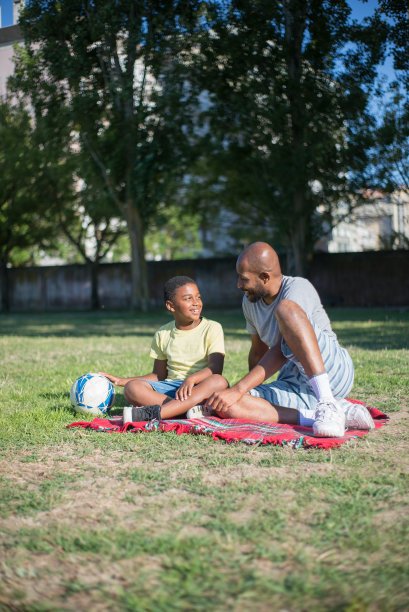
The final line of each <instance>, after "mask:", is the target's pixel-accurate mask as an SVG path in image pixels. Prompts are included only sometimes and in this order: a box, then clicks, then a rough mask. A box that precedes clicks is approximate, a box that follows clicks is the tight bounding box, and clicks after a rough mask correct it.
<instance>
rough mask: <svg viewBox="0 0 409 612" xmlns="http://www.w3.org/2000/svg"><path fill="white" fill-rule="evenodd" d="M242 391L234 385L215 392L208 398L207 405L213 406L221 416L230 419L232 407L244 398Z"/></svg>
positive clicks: (207, 406)
mask: <svg viewBox="0 0 409 612" xmlns="http://www.w3.org/2000/svg"><path fill="white" fill-rule="evenodd" d="M242 395H243V394H242V393H241V392H240V391H238V390H237V389H234V387H231V388H230V389H224V391H218V392H217V393H213V395H211V396H210V397H209V399H208V400H207V402H206V404H205V407H206V408H211V410H212V412H216V413H217V414H218V415H219V416H220V417H221V418H224V419H228V418H229V417H230V408H231V406H233V404H235V403H236V402H238V401H239V400H240V399H241V398H242Z"/></svg>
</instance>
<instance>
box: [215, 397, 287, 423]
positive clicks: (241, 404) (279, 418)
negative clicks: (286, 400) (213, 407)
mask: <svg viewBox="0 0 409 612" xmlns="http://www.w3.org/2000/svg"><path fill="white" fill-rule="evenodd" d="M215 414H216V416H220V418H222V419H252V420H253V421H264V423H288V424H291V425H298V410H295V408H284V407H283V406H273V404H270V402H268V401H267V400H265V399H263V398H262V397H254V396H253V395H249V394H248V393H246V394H245V395H243V396H242V397H241V398H240V400H239V401H238V402H237V403H236V404H233V405H232V406H230V408H228V409H227V410H223V411H222V412H220V413H217V412H215Z"/></svg>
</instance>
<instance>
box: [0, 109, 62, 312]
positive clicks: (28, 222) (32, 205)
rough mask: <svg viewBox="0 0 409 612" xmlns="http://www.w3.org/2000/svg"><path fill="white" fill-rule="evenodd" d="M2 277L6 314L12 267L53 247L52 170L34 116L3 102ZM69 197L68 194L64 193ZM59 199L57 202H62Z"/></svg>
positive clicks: (0, 142) (0, 116) (0, 186)
mask: <svg viewBox="0 0 409 612" xmlns="http://www.w3.org/2000/svg"><path fill="white" fill-rule="evenodd" d="M0 166H1V173H0V277H1V300H2V310H3V311H6V312H7V311H8V310H9V308H10V300H9V284H8V267H9V266H10V265H12V264H13V263H20V264H21V263H25V262H26V261H27V259H29V257H30V252H31V250H32V248H33V247H42V246H43V247H45V246H46V245H47V246H48V245H50V244H52V243H53V240H54V237H55V232H56V225H55V220H54V218H53V215H52V214H50V207H49V201H50V197H51V195H52V197H53V198H55V196H56V193H55V191H54V189H53V190H52V191H53V193H52V194H51V189H50V183H49V181H48V179H47V165H46V164H45V160H44V157H43V156H42V152H41V150H40V149H39V148H38V146H37V143H36V139H35V131H34V128H33V125H32V119H31V116H30V114H29V112H28V110H27V109H26V108H24V106H23V105H22V104H15V105H13V103H12V101H11V100H9V99H7V98H6V99H1V100H0ZM62 191H63V192H64V194H65V195H64V197H67V191H66V190H64V189H62ZM57 197H58V196H57Z"/></svg>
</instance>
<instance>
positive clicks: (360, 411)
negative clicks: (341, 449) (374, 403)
mask: <svg viewBox="0 0 409 612" xmlns="http://www.w3.org/2000/svg"><path fill="white" fill-rule="evenodd" d="M337 404H338V406H340V407H341V408H342V410H343V411H344V413H345V427H346V428H347V429H367V430H370V429H375V423H374V422H373V418H372V417H371V415H370V413H369V410H368V408H366V407H365V406H363V405H362V404H353V403H352V402H348V400H346V399H343V398H340V397H339V398H338V397H337Z"/></svg>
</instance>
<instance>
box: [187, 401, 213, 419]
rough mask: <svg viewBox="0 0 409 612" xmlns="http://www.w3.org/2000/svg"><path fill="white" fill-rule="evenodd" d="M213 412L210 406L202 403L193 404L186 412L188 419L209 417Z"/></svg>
mask: <svg viewBox="0 0 409 612" xmlns="http://www.w3.org/2000/svg"><path fill="white" fill-rule="evenodd" d="M211 414H212V412H211V410H209V408H205V407H204V406H202V404H198V405H197V406H192V408H189V410H188V411H187V412H186V418H187V419H200V418H202V417H208V416H210V415H211Z"/></svg>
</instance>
